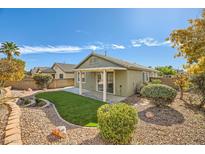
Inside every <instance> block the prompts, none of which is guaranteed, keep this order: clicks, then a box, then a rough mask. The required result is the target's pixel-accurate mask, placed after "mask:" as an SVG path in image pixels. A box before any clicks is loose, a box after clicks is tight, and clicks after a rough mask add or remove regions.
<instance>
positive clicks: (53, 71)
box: [40, 67, 56, 73]
mask: <svg viewBox="0 0 205 154" xmlns="http://www.w3.org/2000/svg"><path fill="white" fill-rule="evenodd" d="M40 71H41V72H42V73H56V71H55V70H54V69H52V68H50V67H47V68H44V69H42V70H40Z"/></svg>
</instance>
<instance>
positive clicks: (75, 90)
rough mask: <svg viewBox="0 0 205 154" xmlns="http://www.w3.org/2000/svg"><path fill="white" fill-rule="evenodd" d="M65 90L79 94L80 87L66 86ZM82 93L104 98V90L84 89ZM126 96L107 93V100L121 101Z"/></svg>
mask: <svg viewBox="0 0 205 154" xmlns="http://www.w3.org/2000/svg"><path fill="white" fill-rule="evenodd" d="M64 91H67V92H71V93H74V94H79V88H75V87H69V88H65V89H64ZM82 95H83V96H86V97H90V98H93V99H97V100H101V101H102V100H103V94H102V92H97V91H89V90H86V89H83V90H82ZM125 98H126V97H121V96H115V95H112V94H107V102H120V101H122V100H124V99H125Z"/></svg>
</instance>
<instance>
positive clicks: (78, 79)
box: [77, 72, 86, 83]
mask: <svg viewBox="0 0 205 154" xmlns="http://www.w3.org/2000/svg"><path fill="white" fill-rule="evenodd" d="M83 74H84V81H83V78H82V81H81V82H82V83H86V72H81V76H83ZM77 82H78V83H79V82H80V78H79V72H77Z"/></svg>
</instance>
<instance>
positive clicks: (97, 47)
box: [83, 45, 103, 50]
mask: <svg viewBox="0 0 205 154" xmlns="http://www.w3.org/2000/svg"><path fill="white" fill-rule="evenodd" d="M83 49H87V50H101V49H103V47H101V46H97V45H88V46H85V47H84V48H83Z"/></svg>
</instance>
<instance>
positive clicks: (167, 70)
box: [155, 66, 177, 76]
mask: <svg viewBox="0 0 205 154" xmlns="http://www.w3.org/2000/svg"><path fill="white" fill-rule="evenodd" d="M155 69H156V70H158V71H160V75H161V76H163V75H175V74H176V73H177V72H176V70H174V69H173V67H172V66H158V67H156V68H155Z"/></svg>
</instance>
